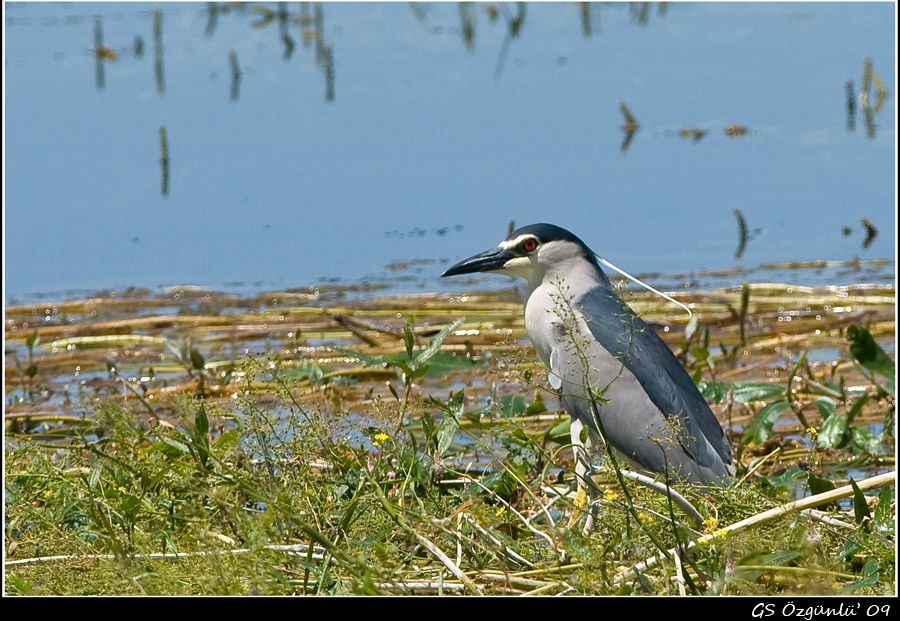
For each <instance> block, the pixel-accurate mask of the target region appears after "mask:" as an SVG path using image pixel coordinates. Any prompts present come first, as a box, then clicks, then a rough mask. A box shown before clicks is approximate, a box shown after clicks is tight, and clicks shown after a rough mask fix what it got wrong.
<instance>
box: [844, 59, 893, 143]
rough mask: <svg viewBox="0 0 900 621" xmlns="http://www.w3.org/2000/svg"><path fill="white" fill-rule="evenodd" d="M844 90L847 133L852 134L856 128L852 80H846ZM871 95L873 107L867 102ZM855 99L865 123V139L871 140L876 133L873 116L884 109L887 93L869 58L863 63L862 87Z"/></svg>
mask: <svg viewBox="0 0 900 621" xmlns="http://www.w3.org/2000/svg"><path fill="white" fill-rule="evenodd" d="M845 90H846V93H847V131H851V132H852V131H853V130H854V129H855V128H856V102H855V101H854V97H853V81H852V80H847V82H846V85H845ZM873 91H874V92H873ZM873 95H874V97H875V104H874V105H872V104H871V103H870V101H869V100H870V98H871V97H872V96H873ZM857 97H858V100H859V107H860V109H862V112H863V119H864V120H865V123H866V137H867V138H869V140H873V139H874V138H875V133H876V127H875V115H876V114H878V113H879V112H881V109H882V108H883V107H884V103H885V102H886V101H887V98H888V91H887V88H886V87H885V85H884V80H882V78H881V76H880V75H878V74H877V73H876V72H875V70H874V69H873V68H872V59H871V58H866V59H865V60H864V61H863V76H862V87H860V89H859V95H858V96H857Z"/></svg>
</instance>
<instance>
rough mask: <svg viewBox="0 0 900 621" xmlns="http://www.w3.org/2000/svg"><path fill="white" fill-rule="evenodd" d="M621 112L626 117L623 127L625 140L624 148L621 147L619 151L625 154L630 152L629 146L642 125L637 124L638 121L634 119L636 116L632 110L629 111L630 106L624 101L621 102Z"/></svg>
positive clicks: (623, 142) (623, 141)
mask: <svg viewBox="0 0 900 621" xmlns="http://www.w3.org/2000/svg"><path fill="white" fill-rule="evenodd" d="M619 110H620V111H621V112H622V116H624V117H625V123H624V125H622V126H621V128H622V131H623V132H625V138H624V139H623V140H622V146H620V147H619V151H621V152H622V153H625V152H626V151H627V150H628V146H629V145H630V144H631V141H632V139H633V138H634V135H635V134H636V133H637V130H639V129H640V128H641V125H640V123H638V122H637V119H635V118H634V115H633V114H631V110H629V109H628V106H627V105H625V102H624V101H620V102H619Z"/></svg>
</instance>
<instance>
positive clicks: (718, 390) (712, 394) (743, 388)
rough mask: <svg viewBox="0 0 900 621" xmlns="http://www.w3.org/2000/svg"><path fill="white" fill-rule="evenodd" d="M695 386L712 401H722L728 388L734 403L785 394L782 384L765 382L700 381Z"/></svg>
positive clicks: (766, 398) (765, 399)
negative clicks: (732, 394)
mask: <svg viewBox="0 0 900 621" xmlns="http://www.w3.org/2000/svg"><path fill="white" fill-rule="evenodd" d="M697 388H699V389H700V393H701V394H702V395H703V396H704V397H705V398H706V399H707V400H708V401H712V402H713V403H723V402H724V401H725V398H726V396H727V395H728V390H729V389H731V390H733V391H734V401H735V403H750V402H751V401H768V400H769V399H771V398H772V397H784V396H785V387H784V385H783V384H769V383H767V382H734V383H731V382H700V383H699V384H697Z"/></svg>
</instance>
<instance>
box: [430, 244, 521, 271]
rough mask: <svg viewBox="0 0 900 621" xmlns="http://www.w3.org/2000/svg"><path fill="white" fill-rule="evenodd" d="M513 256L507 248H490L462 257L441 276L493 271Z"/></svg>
mask: <svg viewBox="0 0 900 621" xmlns="http://www.w3.org/2000/svg"><path fill="white" fill-rule="evenodd" d="M515 256H516V255H514V254H513V253H512V252H510V251H509V250H503V249H502V248H492V249H491V250H488V251H486V252H482V253H481V254H476V255H475V256H474V257H469V258H468V259H463V260H462V261H460V262H459V263H457V264H456V265H454V266H453V267H451V268H450V269H448V270H447V271H446V272H444V273H443V274H441V278H443V277H444V276H456V275H457V274H474V273H475V272H493V271H496V270H502V269H503V266H504V265H506V262H507V261H509V260H510V259H512V258H514V257H515Z"/></svg>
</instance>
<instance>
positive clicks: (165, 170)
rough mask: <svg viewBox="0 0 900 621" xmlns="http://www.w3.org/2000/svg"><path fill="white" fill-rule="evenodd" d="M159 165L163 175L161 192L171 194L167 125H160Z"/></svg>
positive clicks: (165, 194) (164, 194)
mask: <svg viewBox="0 0 900 621" xmlns="http://www.w3.org/2000/svg"><path fill="white" fill-rule="evenodd" d="M159 166H160V174H161V177H162V186H161V188H160V193H161V194H162V195H163V196H168V195H169V134H168V132H167V131H166V126H165V125H160V127H159Z"/></svg>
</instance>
